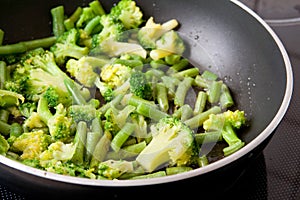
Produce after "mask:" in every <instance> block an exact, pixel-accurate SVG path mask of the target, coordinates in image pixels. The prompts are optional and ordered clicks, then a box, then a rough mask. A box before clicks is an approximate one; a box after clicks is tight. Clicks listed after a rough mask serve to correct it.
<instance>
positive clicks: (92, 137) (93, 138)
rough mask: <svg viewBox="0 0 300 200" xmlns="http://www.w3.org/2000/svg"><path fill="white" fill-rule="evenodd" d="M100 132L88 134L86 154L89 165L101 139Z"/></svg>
mask: <svg viewBox="0 0 300 200" xmlns="http://www.w3.org/2000/svg"><path fill="white" fill-rule="evenodd" d="M101 136H102V135H101V133H100V132H90V131H89V132H88V133H87V136H86V153H85V157H84V158H85V161H86V162H87V163H88V162H89V161H90V160H91V158H92V155H93V152H94V149H95V147H96V145H97V143H98V141H99V140H100V138H101Z"/></svg>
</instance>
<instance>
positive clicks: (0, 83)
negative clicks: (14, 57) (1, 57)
mask: <svg viewBox="0 0 300 200" xmlns="http://www.w3.org/2000/svg"><path fill="white" fill-rule="evenodd" d="M7 75H8V74H7V66H6V63H5V62H4V61H0V89H4V83H5V81H7Z"/></svg>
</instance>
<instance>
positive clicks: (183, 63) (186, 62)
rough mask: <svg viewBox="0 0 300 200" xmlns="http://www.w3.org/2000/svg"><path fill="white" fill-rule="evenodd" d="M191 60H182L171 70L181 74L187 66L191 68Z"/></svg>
mask: <svg viewBox="0 0 300 200" xmlns="http://www.w3.org/2000/svg"><path fill="white" fill-rule="evenodd" d="M189 64H190V63H189V60H188V59H186V58H183V59H181V60H180V61H179V62H177V63H174V65H172V66H171V67H170V68H171V70H172V71H174V72H179V71H182V70H184V69H185V68H186V67H187V66H189Z"/></svg>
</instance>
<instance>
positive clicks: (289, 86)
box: [0, 0, 293, 187]
mask: <svg viewBox="0 0 300 200" xmlns="http://www.w3.org/2000/svg"><path fill="white" fill-rule="evenodd" d="M231 2H232V3H233V4H235V5H237V6H239V7H240V8H241V9H243V10H244V11H246V12H247V13H249V14H251V15H252V16H253V17H254V18H255V19H256V20H257V21H258V22H259V23H260V24H261V25H262V26H263V27H264V28H265V29H266V31H268V33H269V34H270V35H271V36H272V38H273V39H274V41H275V42H276V44H277V46H278V48H279V50H280V52H281V55H282V57H283V61H284V63H285V69H286V88H285V94H284V98H283V100H282V103H281V106H280V108H279V110H278V111H277V113H276V115H275V117H274V118H273V120H272V121H271V122H270V123H269V125H268V126H267V127H266V128H265V129H264V130H263V131H262V132H261V133H260V134H259V135H258V136H257V137H256V138H254V139H253V140H252V141H251V142H249V143H248V144H247V145H245V146H244V147H243V148H242V149H240V150H239V151H237V152H235V153H234V154H232V155H229V156H227V157H225V158H222V159H221V160H219V161H216V162H214V163H211V164H209V165H208V166H205V167H202V168H198V169H194V170H192V171H189V172H185V173H182V174H176V175H172V176H165V177H158V178H151V179H147V181H145V180H144V179H141V180H93V179H88V178H80V177H71V176H66V175H60V174H55V173H52V172H47V171H44V170H40V169H36V168H33V167H30V166H26V165H24V164H22V163H20V162H18V161H14V160H11V159H9V158H7V157H5V156H3V155H0V163H1V164H4V165H6V166H8V167H11V168H14V169H16V170H19V171H21V172H24V173H27V174H30V175H33V176H37V177H40V178H45V179H48V180H50V181H60V182H63V183H69V184H78V185H86V186H109V187H123V186H146V185H154V184H162V183H169V182H174V181H179V180H184V179H187V178H192V177H196V176H199V175H201V174H206V173H209V172H212V171H214V170H217V169H220V168H222V167H224V166H226V165H228V164H230V163H232V162H234V161H236V160H238V159H240V158H242V157H243V156H245V155H247V154H248V153H250V152H251V151H252V150H253V149H255V147H257V146H258V145H259V144H261V143H262V142H263V141H265V140H266V139H267V138H268V137H269V136H270V135H271V134H272V133H273V131H274V130H275V128H276V127H277V126H278V125H279V124H280V122H281V120H282V119H283V117H284V115H285V113H286V111H287V110H288V107H289V104H290V101H291V98H292V93H293V72H292V66H291V62H290V59H289V56H288V53H287V51H286V49H285V47H284V45H283V43H282V42H281V40H280V39H279V37H278V36H277V35H276V33H275V32H274V31H273V29H272V28H271V27H270V26H269V24H268V23H267V22H266V21H265V20H263V19H262V18H261V17H260V16H259V15H257V14H256V13H255V12H254V11H252V10H251V9H250V8H248V7H247V6H245V5H244V4H243V3H241V2H239V1H238V0H231Z"/></svg>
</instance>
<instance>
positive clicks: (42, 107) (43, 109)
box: [37, 96, 53, 124]
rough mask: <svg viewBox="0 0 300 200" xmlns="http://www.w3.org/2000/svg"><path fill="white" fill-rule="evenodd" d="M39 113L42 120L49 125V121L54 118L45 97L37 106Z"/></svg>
mask: <svg viewBox="0 0 300 200" xmlns="http://www.w3.org/2000/svg"><path fill="white" fill-rule="evenodd" d="M37 113H38V114H39V116H40V118H41V120H42V121H43V122H44V123H45V124H48V120H49V119H50V118H51V117H53V114H52V113H51V111H50V110H49V107H48V101H47V99H46V98H45V97H43V96H41V98H40V99H39V101H38V105H37Z"/></svg>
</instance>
